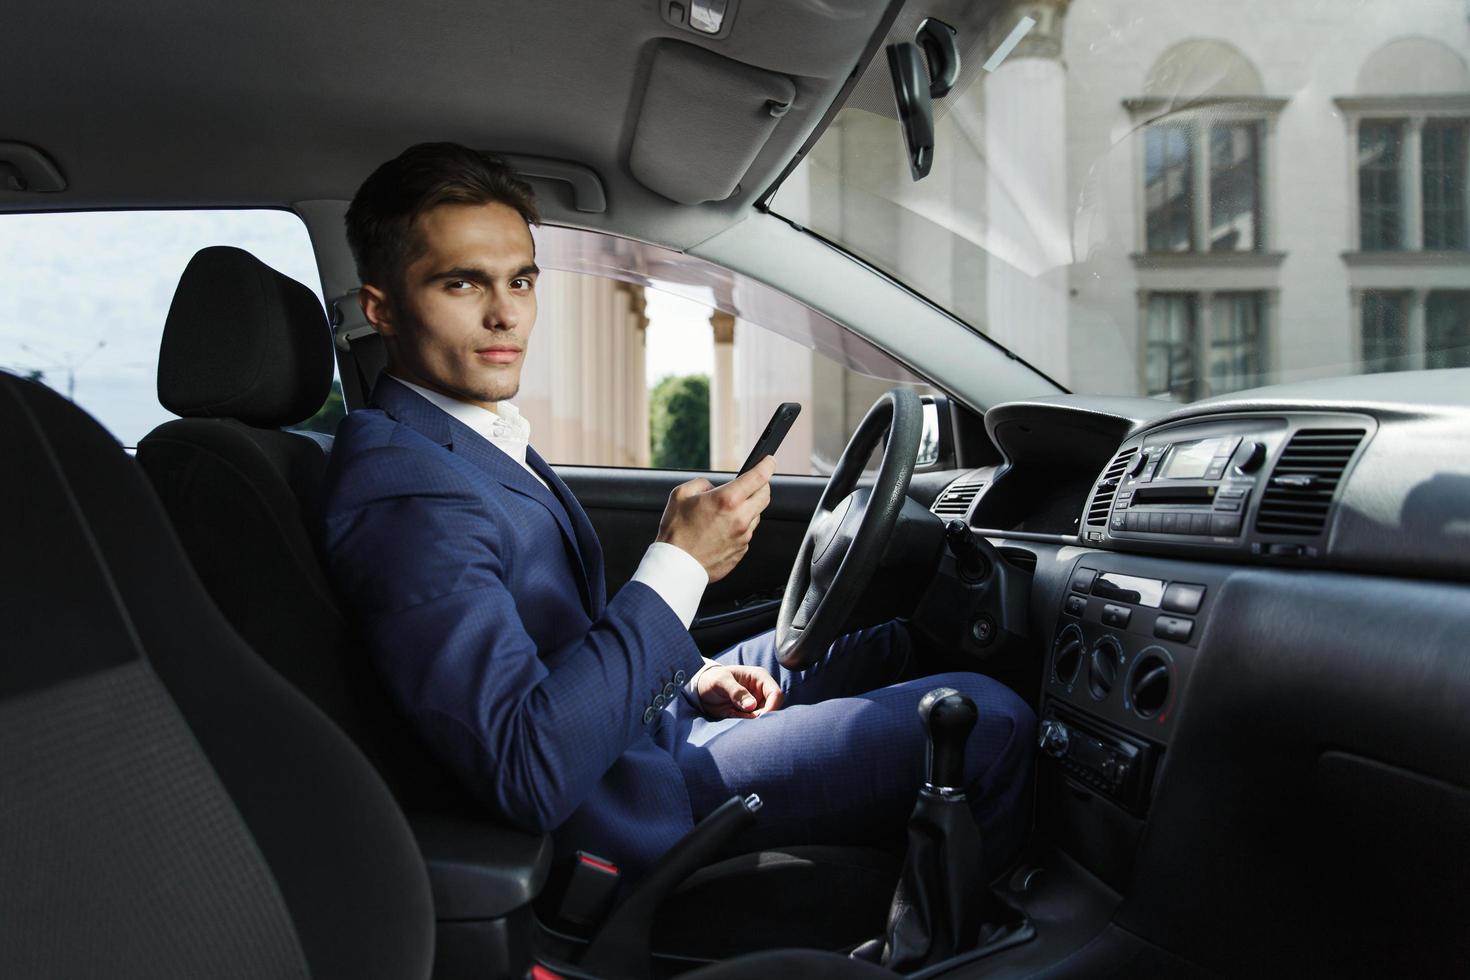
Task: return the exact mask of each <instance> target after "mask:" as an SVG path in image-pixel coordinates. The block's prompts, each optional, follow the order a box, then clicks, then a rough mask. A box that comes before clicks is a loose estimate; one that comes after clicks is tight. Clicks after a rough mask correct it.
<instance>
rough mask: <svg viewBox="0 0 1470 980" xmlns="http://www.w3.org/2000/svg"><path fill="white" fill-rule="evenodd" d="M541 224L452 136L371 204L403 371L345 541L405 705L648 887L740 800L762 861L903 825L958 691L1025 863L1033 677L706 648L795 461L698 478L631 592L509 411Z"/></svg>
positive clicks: (983, 778) (971, 760)
mask: <svg viewBox="0 0 1470 980" xmlns="http://www.w3.org/2000/svg"><path fill="white" fill-rule="evenodd" d="M538 220H539V219H538V217H537V213H536V210H535V204H534V201H533V199H532V196H531V192H530V189H529V188H528V187H526V186H525V185H524V184H522V183H520V182H519V181H517V180H515V179H514V177H513V176H512V175H511V173H510V172H509V170H508V169H507V168H506V167H505V166H504V164H502V163H500V162H499V161H498V160H495V159H494V158H493V157H487V156H485V155H483V154H479V153H476V152H474V151H471V150H468V149H465V148H463V147H458V146H454V145H452V144H424V145H420V146H417V147H412V148H410V149H409V150H407V151H405V152H404V153H403V154H402V155H401V156H399V157H398V158H396V159H394V160H392V161H389V162H388V163H386V164H384V165H383V166H382V167H380V168H379V169H378V170H377V171H375V172H374V173H373V174H372V176H370V177H369V178H368V180H367V181H366V182H365V183H364V184H363V186H362V188H361V189H360V190H359V192H358V194H357V196H356V198H355V199H354V201H353V203H352V206H351V208H350V209H349V211H348V215H347V227H348V240H349V242H350V243H351V245H352V248H353V254H354V256H355V258H356V260H357V264H358V271H359V274H360V276H361V279H362V282H363V287H362V290H361V293H360V297H361V302H362V308H363V311H364V313H365V314H366V316H367V318H368V320H369V321H370V322H371V323H372V324H373V326H374V327H375V328H376V329H377V331H378V332H379V334H381V335H382V337H383V341H384V344H385V347H386V349H387V353H388V364H387V368H386V370H385V373H384V376H383V377H382V378H381V379H380V380H379V382H378V384H377V386H376V388H375V390H374V392H373V396H372V406H371V407H370V408H368V409H365V410H361V411H356V412H353V413H351V414H350V415H349V416H348V417H347V419H346V420H345V421H344V422H343V423H342V425H341V427H340V429H339V431H338V434H337V438H336V444H335V447H334V450H333V453H332V461H331V468H330V471H329V474H328V485H327V493H326V501H327V502H326V506H325V515H324V518H325V520H324V534H325V539H324V540H325V550H326V553H327V557H328V565H329V568H330V571H331V573H332V575H333V577H334V579H335V581H336V583H337V585H338V587H339V590H340V591H341V593H342V594H343V595H344V596H345V597H346V598H347V599H348V601H349V602H350V603H351V604H352V605H353V607H354V609H355V612H356V614H357V616H358V617H359V619H360V621H361V623H362V624H363V626H364V628H365V632H366V636H367V639H368V643H369V647H370V651H371V655H372V657H373V659H374V661H375V663H376V665H377V667H378V670H379V672H380V673H381V675H382V677H383V678H384V680H385V682H386V684H387V686H388V689H389V691H390V693H391V694H392V696H393V698H394V700H395V701H396V703H397V704H398V706H399V708H400V709H401V710H402V711H403V712H404V713H405V714H406V715H408V716H409V717H410V718H411V719H412V720H413V722H414V723H415V725H416V726H417V728H418V730H419V731H420V732H421V733H422V735H423V736H424V738H425V739H426V740H427V741H428V743H429V744H430V745H431V746H432V748H433V749H434V750H435V751H436V752H437V753H438V754H439V755H440V757H441V758H443V759H444V760H445V761H446V762H447V763H448V764H449V766H450V767H451V768H452V769H453V770H454V772H455V773H456V774H457V775H458V777H459V778H460V779H461V780H462V781H463V782H464V784H465V785H466V786H467V787H468V788H469V789H470V790H471V791H472V792H473V793H474V794H475V795H476V796H477V797H478V798H479V799H480V800H482V801H483V802H484V804H485V805H486V806H488V807H489V808H490V809H492V810H493V811H495V812H496V813H498V814H500V815H501V816H502V817H503V818H505V819H506V820H508V821H510V822H511V823H512V824H515V825H517V826H520V827H523V828H525V829H527V830H533V831H552V832H554V835H555V839H556V842H557V845H558V849H559V850H560V851H562V852H567V851H570V850H572V849H578V848H580V849H586V850H590V851H594V852H597V853H599V854H602V855H604V856H606V857H608V858H610V859H612V860H614V861H616V862H618V863H619V864H620V865H622V866H623V868H624V870H625V872H631V873H634V874H636V873H637V872H638V871H640V870H642V869H645V868H646V867H648V866H649V865H650V864H651V863H652V862H653V861H655V860H657V859H658V857H659V855H661V854H662V853H664V852H665V851H666V850H667V849H668V848H669V847H670V846H671V845H672V844H673V843H674V842H675V841H676V840H678V839H679V837H680V836H682V835H683V834H684V833H685V832H686V831H688V830H689V828H690V827H692V826H693V823H694V822H695V821H696V820H698V819H699V818H701V817H703V816H704V815H705V814H706V813H708V812H709V811H711V810H712V809H714V808H715V807H716V806H718V805H719V804H720V803H723V802H724V801H725V800H727V799H728V798H729V797H730V796H731V795H734V794H736V793H741V794H744V793H750V792H756V793H759V794H760V795H761V797H762V799H763V800H764V801H765V807H764V808H763V810H762V812H761V814H760V819H759V821H758V823H757V825H756V827H755V828H754V829H753V830H752V831H750V832H748V833H747V834H746V836H745V837H744V838H743V839H742V840H741V842H740V844H741V846H742V847H744V848H750V849H755V848H762V847H771V846H780V845H793V844H801V843H869V842H873V841H875V840H878V839H881V838H884V837H890V836H894V835H896V834H898V833H899V832H900V831H901V829H902V827H903V825H904V820H905V818H906V817H907V814H908V812H909V810H910V809H911V808H912V806H913V801H914V798H915V794H916V793H917V790H918V788H919V785H920V783H921V781H922V775H921V773H922V767H923V762H924V758H923V757H924V738H925V736H924V733H923V731H922V729H921V726H920V724H919V721H918V717H917V713H916V707H917V704H918V701H919V698H920V697H922V695H923V694H924V692H926V691H928V690H930V689H932V688H934V687H939V686H945V685H947V686H951V687H957V688H959V689H961V690H963V691H965V692H966V693H968V694H969V695H970V696H971V697H972V698H974V699H975V701H976V702H977V704H978V706H979V708H980V718H981V722H980V724H979V725H978V726H977V727H976V730H975V733H974V735H973V736H972V737H971V742H970V746H969V752H968V765H969V770H970V771H969V772H968V773H967V778H968V780H969V782H970V789H971V799H972V800H975V801H976V807H977V815H978V816H979V818H980V820H981V823H982V826H983V828H984V829H985V831H986V834H987V841H988V846H987V851H988V852H989V853H990V854H991V855H992V856H993V857H998V856H1003V855H1004V854H1005V853H1006V852H1007V851H1008V850H1009V849H1010V848H1011V847H1012V846H1013V845H1015V844H1016V843H1018V841H1019V839H1020V836H1021V834H1022V830H1023V814H1022V812H1021V810H1022V807H1021V805H1020V800H1021V797H1022V793H1023V785H1024V782H1025V780H1026V777H1027V774H1028V770H1029V758H1030V745H1031V738H1032V732H1033V729H1034V726H1035V718H1034V716H1033V715H1032V713H1031V711H1030V709H1029V708H1028V707H1027V706H1026V705H1025V704H1024V703H1023V702H1022V701H1021V700H1020V699H1019V698H1018V697H1017V696H1016V695H1015V694H1014V693H1012V692H1011V691H1010V690H1008V689H1007V688H1005V687H1003V686H1002V685H1000V684H998V683H995V682H994V681H991V680H990V679H988V678H984V677H981V676H979V675H975V674H965V673H955V674H945V675H940V676H936V677H928V678H923V679H915V678H914V677H913V674H914V665H913V664H912V662H911V645H910V642H909V638H908V634H907V632H906V630H905V629H904V627H902V626H901V625H899V624H887V625H885V626H882V627H878V628H876V629H872V630H866V631H863V632H862V633H858V634H853V635H850V636H847V637H844V638H842V639H840V640H839V641H838V642H837V643H835V644H834V645H833V647H832V649H831V651H829V653H828V654H827V656H826V658H825V659H823V660H822V661H820V662H819V663H817V664H816V665H814V666H812V667H810V668H808V669H807V670H805V671H802V672H791V671H788V670H786V669H784V668H782V667H781V666H780V665H779V664H778V663H777V662H776V660H775V655H774V649H773V643H772V638H771V634H769V633H768V634H765V635H763V636H759V637H755V638H754V639H752V640H750V641H747V642H746V643H743V644H740V645H739V646H737V647H735V648H734V649H732V650H730V651H727V652H726V653H725V654H723V655H721V656H720V657H719V658H717V659H716V660H713V661H706V660H704V659H703V658H701V657H700V655H699V652H698V650H697V649H696V647H695V645H694V642H693V640H692V639H691V637H690V635H689V630H688V627H689V624H690V621H691V620H692V619H693V617H694V614H695V610H696V609H697V607H698V605H699V601H700V597H701V595H702V594H703V591H704V589H705V587H706V586H707V584H708V583H710V582H714V581H718V580H719V579H720V578H721V577H723V576H724V575H726V574H727V573H728V572H729V571H730V570H731V569H732V568H734V567H735V565H736V564H737V563H738V562H739V561H740V559H741V557H742V556H743V555H744V554H745V551H746V549H747V548H748V547H749V543H750V540H751V536H752V535H753V534H754V533H755V531H756V528H757V526H758V524H759V522H760V514H761V512H762V511H763V510H764V509H765V507H766V505H767V503H768V502H769V500H770V483H769V481H770V477H771V474H772V472H773V470H774V468H775V467H774V460H772V459H771V458H770V457H767V458H766V459H765V460H764V461H763V462H762V463H761V464H760V465H759V466H757V467H756V468H755V469H754V470H752V471H750V472H749V473H747V474H745V475H744V476H741V477H738V478H736V479H734V480H731V481H730V482H729V483H726V484H724V485H723V486H720V487H714V486H712V485H711V484H710V483H709V482H708V481H706V480H693V481H691V482H689V483H685V484H683V485H682V486H680V487H678V488H676V489H675V490H674V492H673V493H672V494H671V496H670V498H669V502H668V506H667V508H666V510H665V511H664V515H663V518H662V521H661V522H660V526H659V531H658V536H657V540H656V541H655V542H654V543H653V544H652V545H651V546H650V547H649V550H648V552H647V554H646V555H645V557H644V559H643V562H642V564H641V565H640V566H639V569H638V571H637V573H636V574H635V575H634V577H633V580H632V581H631V582H629V583H628V584H627V585H625V586H624V587H623V588H622V589H620V590H619V591H618V593H617V595H615V596H613V597H611V598H610V599H609V598H608V597H607V595H606V590H605V585H604V581H603V567H602V550H601V547H600V546H599V544H598V541H597V537H596V534H595V533H594V531H593V529H592V526H591V524H590V523H589V522H588V520H587V516H586V514H585V513H584V512H583V511H582V508H581V507H580V506H579V505H578V503H577V501H576V499H575V498H574V497H573V496H572V494H571V492H570V491H569V490H568V489H567V487H566V485H565V484H564V483H563V482H562V481H561V480H560V479H559V478H558V477H557V475H556V473H555V472H554V471H553V470H552V469H551V468H550V467H549V466H548V465H547V464H546V462H545V461H544V460H542V459H541V457H540V456H539V455H538V454H537V453H536V451H535V450H534V449H531V448H530V446H529V423H528V422H527V421H526V420H525V419H524V418H522V417H521V416H520V414H519V413H518V412H517V411H516V410H515V407H514V406H513V405H512V404H510V403H509V402H508V401H507V399H509V398H511V397H513V396H514V395H515V393H516V391H517V390H518V387H519V381H520V372H521V366H522V364H523V362H524V358H525V356H526V353H527V349H528V342H529V340H530V336H531V330H532V327H533V325H534V323H535V318H536V293H535V286H536V278H537V275H538V272H539V270H538V269H537V267H536V264H535V245H534V242H533V240H532V237H531V233H530V225H532V224H535V223H537V221H538Z"/></svg>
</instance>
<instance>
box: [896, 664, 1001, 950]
mask: <svg viewBox="0 0 1470 980" xmlns="http://www.w3.org/2000/svg"><path fill="white" fill-rule="evenodd" d="M919 717H920V718H921V719H922V720H923V723H924V727H925V729H926V730H927V731H928V734H929V749H928V760H927V762H928V765H927V767H926V771H925V776H926V780H927V781H926V782H925V784H924V786H923V788H921V789H920V790H919V799H918V802H917V803H915V804H914V812H913V814H912V815H911V816H910V817H909V847H908V854H907V856H906V857H905V859H904V867H903V875H902V876H901V877H900V878H899V881H898V889H897V891H895V892H894V895H893V905H892V907H891V908H890V909H889V913H888V932H887V941H886V943H885V944H884V947H883V963H884V965H885V966H887V967H888V968H889V969H891V970H893V971H895V972H897V973H910V972H913V971H914V970H917V969H920V968H922V967H925V966H929V965H931V964H934V963H938V962H939V961H941V960H946V959H949V958H950V957H951V956H954V955H956V954H958V953H962V952H965V951H967V950H969V949H971V948H973V947H974V946H975V945H976V943H978V942H979V939H980V928H981V925H982V924H983V922H984V919H985V913H986V911H987V907H986V906H987V898H988V896H989V889H988V888H987V887H986V882H985V876H984V870H983V866H982V856H983V851H982V849H981V843H980V828H979V827H978V826H977V825H976V824H975V817H974V814H973V813H971V812H970V804H969V801H968V800H966V798H965V792H964V789H963V786H964V778H965V742H966V740H967V739H968V738H969V737H970V732H971V731H973V730H974V728H975V722H976V721H977V720H978V718H979V712H978V711H976V709H975V702H974V701H971V700H970V699H969V698H968V697H966V696H965V695H963V694H961V693H960V692H959V691H956V690H955V689H954V688H950V687H941V688H937V689H936V690H933V691H930V692H929V693H928V694H926V695H924V699H923V700H922V701H920V702H919Z"/></svg>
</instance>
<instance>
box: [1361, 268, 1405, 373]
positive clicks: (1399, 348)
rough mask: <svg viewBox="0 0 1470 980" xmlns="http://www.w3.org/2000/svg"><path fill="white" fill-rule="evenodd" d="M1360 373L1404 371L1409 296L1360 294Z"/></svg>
mask: <svg viewBox="0 0 1470 980" xmlns="http://www.w3.org/2000/svg"><path fill="white" fill-rule="evenodd" d="M1362 305H1363V372H1364V373H1365V374H1374V373H1378V372H1382V371H1406V370H1408V369H1409V368H1411V367H1413V364H1412V363H1410V359H1409V294H1408V293H1407V292H1400V291H1394V292H1389V291H1385V290H1378V289H1372V290H1366V291H1365V292H1364V293H1363V302H1362Z"/></svg>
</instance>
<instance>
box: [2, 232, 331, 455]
mask: <svg viewBox="0 0 1470 980" xmlns="http://www.w3.org/2000/svg"><path fill="white" fill-rule="evenodd" d="M0 228H3V229H4V233H3V234H0V370H6V371H9V372H11V373H14V374H18V375H21V376H22V377H29V378H32V379H34V380H37V381H41V382H43V383H44V384H46V385H48V386H49V387H51V388H53V389H55V390H56V391H57V392H60V393H61V394H63V395H65V396H66V397H67V398H70V399H71V400H72V401H74V402H76V403H77V404H78V405H80V406H81V407H82V408H84V409H86V410H87V411H88V412H89V413H91V414H92V415H93V416H94V417H95V418H97V420H98V421H100V422H101V423H102V424H103V425H104V426H105V427H106V428H107V429H108V431H110V432H111V433H112V434H113V436H115V437H116V438H117V439H118V441H119V442H121V443H122V444H123V445H124V446H126V447H128V448H134V447H136V446H137V444H138V440H139V439H141V438H142V437H143V436H145V435H147V434H148V433H149V432H150V431H151V430H152V429H153V428H154V427H155V426H157V425H159V424H160V423H162V422H166V421H168V420H169V419H171V418H173V415H171V414H170V413H169V412H168V411H167V410H166V409H164V408H163V406H162V405H160V404H159V403H158V391H157V376H158V347H159V341H160V340H161V339H162V336H163V323H164V320H165V318H166V317H167V316H168V308H169V303H170V302H171V301H172V299H173V294H174V288H175V287H176V286H177V285H178V282H179V275H180V273H182V272H183V270H184V266H185V265H186V264H187V263H188V261H189V259H190V258H191V257H192V256H193V255H194V253H195V252H197V251H198V250H199V249H201V248H204V247H206V246H209V245H234V246H237V247H239V248H243V249H245V250H246V251H248V252H250V253H251V254H253V255H255V256H256V257H257V258H259V259H260V260H261V261H262V262H265V263H266V264H267V265H270V266H271V267H273V268H275V269H277V270H279V271H280V272H282V273H284V274H286V275H288V276H290V277H291V278H293V279H296V280H298V281H300V282H302V283H305V284H306V285H307V286H309V287H310V288H311V289H312V291H313V292H315V293H316V294H317V296H318V297H320V296H321V283H320V280H319V279H318V276H317V270H316V260H315V257H314V256H313V254H312V249H311V240H310V239H309V238H308V236H307V233H306V226H305V225H303V224H302V223H301V219H300V218H298V217H296V215H294V214H291V213H289V212H286V211H276V210H262V209H252V210H235V211H94V212H79V213H56V214H19V215H5V216H0ZM333 393H334V395H335V405H336V411H335V412H333V411H332V406H333V404H334V402H333V399H332V397H329V398H328V400H327V404H326V405H324V406H323V411H322V412H319V413H318V415H317V416H316V417H314V418H313V419H310V420H307V421H306V422H304V423H303V425H309V426H311V427H313V428H317V429H320V430H324V431H330V430H331V428H333V427H334V426H335V418H339V417H340V415H341V401H342V399H341V392H340V387H339V386H337V384H336V383H335V382H334V383H333Z"/></svg>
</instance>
